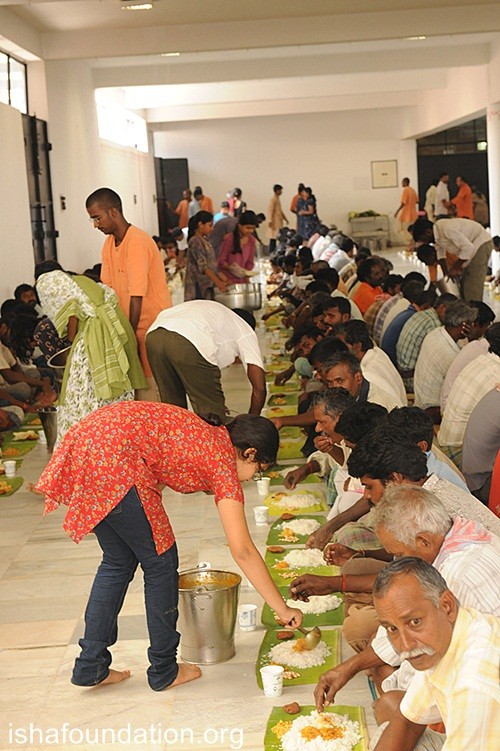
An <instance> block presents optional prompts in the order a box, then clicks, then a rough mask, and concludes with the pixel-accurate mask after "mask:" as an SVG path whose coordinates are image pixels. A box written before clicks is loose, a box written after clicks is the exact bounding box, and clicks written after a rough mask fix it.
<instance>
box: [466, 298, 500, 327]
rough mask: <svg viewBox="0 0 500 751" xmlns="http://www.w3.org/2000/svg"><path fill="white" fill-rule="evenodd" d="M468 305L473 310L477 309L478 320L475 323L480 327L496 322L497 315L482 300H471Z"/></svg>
mask: <svg viewBox="0 0 500 751" xmlns="http://www.w3.org/2000/svg"><path fill="white" fill-rule="evenodd" d="M468 305H470V306H471V308H476V310H477V318H476V320H475V321H474V323H476V324H477V325H478V326H487V325H488V326H489V324H490V323H493V321H494V320H495V313H494V312H493V311H492V309H491V308H490V306H489V305H486V303H485V302H482V300H469V301H468Z"/></svg>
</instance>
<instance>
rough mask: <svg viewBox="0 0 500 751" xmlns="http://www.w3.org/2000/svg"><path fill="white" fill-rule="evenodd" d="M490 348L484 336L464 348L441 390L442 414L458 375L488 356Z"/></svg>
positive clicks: (452, 365) (456, 358)
mask: <svg viewBox="0 0 500 751" xmlns="http://www.w3.org/2000/svg"><path fill="white" fill-rule="evenodd" d="M489 346H490V344H489V342H488V340H487V339H485V338H484V336H483V337H481V339H475V340H474V341H473V342H469V343H468V344H466V345H465V347H462V349H461V350H460V352H459V353H458V355H457V356H456V357H455V359H454V360H453V362H452V363H451V365H450V367H449V368H448V372H447V373H446V378H445V379H444V383H443V388H442V389H441V412H444V408H445V407H446V402H447V401H448V397H449V395H450V391H451V389H452V386H453V384H454V383H455V381H456V379H457V377H458V375H459V374H460V373H461V372H462V370H463V369H464V368H465V367H466V366H467V365H468V364H469V363H470V362H472V361H473V360H475V359H476V357H479V355H486V354H488V349H489Z"/></svg>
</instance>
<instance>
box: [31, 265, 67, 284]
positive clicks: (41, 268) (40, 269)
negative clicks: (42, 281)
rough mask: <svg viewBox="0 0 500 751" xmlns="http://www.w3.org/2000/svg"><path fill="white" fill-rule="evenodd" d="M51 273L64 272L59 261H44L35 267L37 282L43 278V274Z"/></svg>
mask: <svg viewBox="0 0 500 751" xmlns="http://www.w3.org/2000/svg"><path fill="white" fill-rule="evenodd" d="M50 271H64V269H63V267H62V266H61V264H60V263H58V262H57V261H52V260H48V261H42V262H41V263H37V264H36V266H35V281H37V280H38V279H39V277H41V276H42V274H48V273H49V272H50Z"/></svg>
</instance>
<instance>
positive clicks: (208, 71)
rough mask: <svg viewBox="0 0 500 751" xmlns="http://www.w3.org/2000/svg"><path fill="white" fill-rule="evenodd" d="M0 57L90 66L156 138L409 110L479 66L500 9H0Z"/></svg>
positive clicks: (38, 1)
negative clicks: (166, 133) (179, 131)
mask: <svg viewBox="0 0 500 751" xmlns="http://www.w3.org/2000/svg"><path fill="white" fill-rule="evenodd" d="M0 30H1V32H2V34H3V35H4V41H3V42H2V38H1V37H0V48H2V47H3V48H7V47H8V46H9V45H10V49H8V50H7V51H11V52H12V53H13V54H15V53H16V51H17V54H18V55H19V56H21V57H22V56H23V55H24V56H25V58H26V59H30V57H33V56H36V57H38V58H40V59H43V60H45V61H47V62H48V63H54V64H55V63H58V62H60V61H69V60H86V61H88V63H89V64H90V66H91V67H92V69H93V77H94V84H95V86H96V87H103V88H104V87H106V88H115V89H119V90H120V91H121V92H122V93H123V94H124V97H125V103H126V105H127V106H129V107H130V108H132V109H135V110H138V111H142V112H143V114H144V115H145V116H146V118H147V119H148V121H149V122H150V123H151V125H152V127H153V128H160V127H161V126H162V124H163V123H168V122H170V121H176V120H185V119H203V118H206V117H210V118H220V117H241V116H244V115H266V114H286V113H289V112H294V111H304V112H314V111H336V110H341V109H343V110H346V109H352V110H357V109H363V108H372V107H374V106H378V107H388V106H389V107H393V106H411V105H412V103H414V102H415V97H416V95H417V93H418V92H419V91H423V90H428V89H439V88H442V87H445V86H446V85H447V80H448V76H449V73H450V71H451V70H452V69H455V68H460V67H463V66H486V65H487V63H488V62H489V61H490V59H491V50H492V45H494V44H496V43H498V40H500V2H486V1H485V0H474V4H473V5H471V4H470V3H468V4H465V3H464V2H463V0H439V1H438V2H436V0H411V1H410V2H408V1H407V2H401V1H398V0H350V1H346V2H344V1H343V0H342V1H340V0H310V1H309V2H308V3H305V2H304V0H250V2H247V3H242V2H235V1H234V0H156V2H155V5H154V8H153V10H151V11H124V10H122V8H121V7H120V3H119V0H52V2H46V1H45V0H30V2H27V1H26V0H10V1H9V0H0Z"/></svg>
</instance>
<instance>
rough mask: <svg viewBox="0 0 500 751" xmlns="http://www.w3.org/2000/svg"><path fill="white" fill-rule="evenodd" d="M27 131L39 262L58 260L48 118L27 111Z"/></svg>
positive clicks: (25, 130) (37, 260)
mask: <svg viewBox="0 0 500 751" xmlns="http://www.w3.org/2000/svg"><path fill="white" fill-rule="evenodd" d="M23 131H24V145H25V151H26V169H27V171H28V191H29V199H30V213H31V233H32V237H33V253H34V256H35V264H36V263H40V262H41V261H46V260H52V259H53V260H57V247H56V238H57V237H58V235H59V233H58V232H57V231H56V229H55V226H54V206H53V202H52V184H51V179H50V160H49V153H50V150H51V148H52V145H51V144H50V143H49V139H48V134H47V123H46V122H45V121H44V120H39V119H38V118H37V117H30V116H29V115H23Z"/></svg>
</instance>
